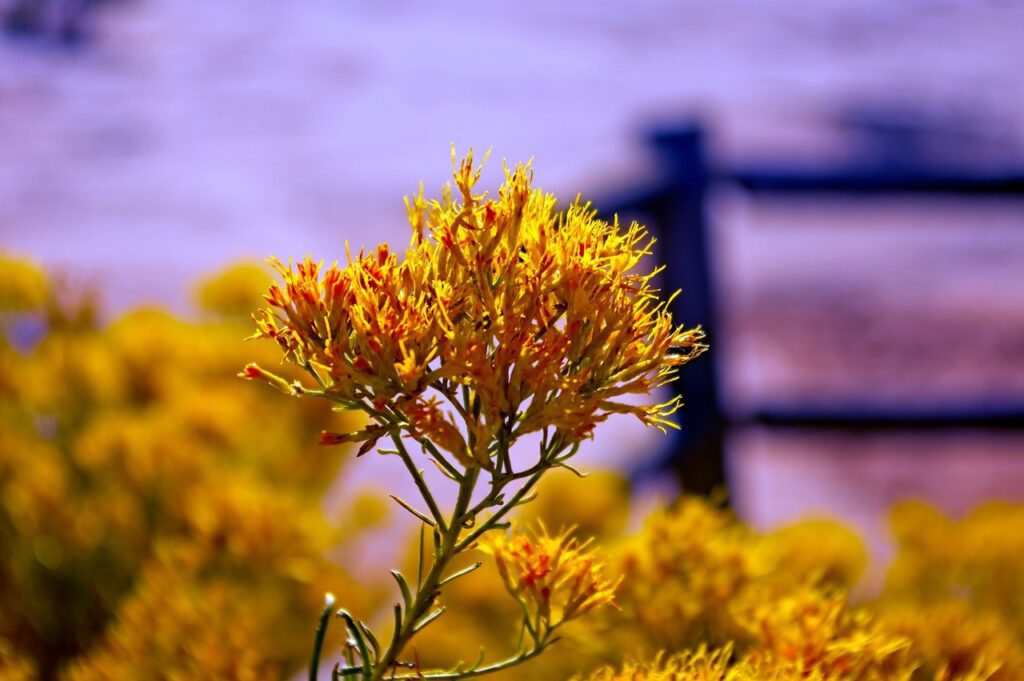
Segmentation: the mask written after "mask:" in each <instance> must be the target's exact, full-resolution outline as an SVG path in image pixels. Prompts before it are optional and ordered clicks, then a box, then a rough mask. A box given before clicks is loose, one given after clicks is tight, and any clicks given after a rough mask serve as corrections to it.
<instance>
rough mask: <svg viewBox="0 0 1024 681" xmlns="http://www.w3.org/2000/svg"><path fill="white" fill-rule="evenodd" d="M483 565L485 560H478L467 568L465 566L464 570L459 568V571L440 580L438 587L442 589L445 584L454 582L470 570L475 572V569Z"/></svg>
mask: <svg viewBox="0 0 1024 681" xmlns="http://www.w3.org/2000/svg"><path fill="white" fill-rule="evenodd" d="M481 565H483V562H479V561H478V562H476V563H473V564H472V565H470V566H469V567H467V568H463V569H462V570H459V571H458V572H456V573H454V574H452V575H449V576H448V577H445V578H444V579H442V580H441V581H440V582H438V583H437V588H438V589H440V588H441V587H442V586H444V585H445V584H450V583H451V582H454V581H455V580H456V579H458V578H459V577H465V576H466V575H468V574H469V573H470V572H473V571H474V570H476V569H477V568H478V567H480V566H481Z"/></svg>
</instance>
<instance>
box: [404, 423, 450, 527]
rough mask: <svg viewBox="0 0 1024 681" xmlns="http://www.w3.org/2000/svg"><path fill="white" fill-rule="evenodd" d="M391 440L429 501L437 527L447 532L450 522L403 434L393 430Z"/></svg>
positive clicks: (421, 493) (428, 505) (421, 492)
mask: <svg viewBox="0 0 1024 681" xmlns="http://www.w3.org/2000/svg"><path fill="white" fill-rule="evenodd" d="M391 440H392V442H394V443H395V449H397V450H398V456H400V457H401V459H402V461H403V462H404V463H405V467H406V468H407V469H409V474H410V475H411V476H412V480H413V482H415V483H416V488H417V489H418V490H419V491H420V495H421V496H422V497H423V501H425V502H426V503H427V508H429V509H430V515H432V516H433V517H434V521H435V522H436V523H437V527H438V528H439V529H440V530H441V532H442V533H444V532H446V531H447V530H448V524H447V523H446V522H445V519H444V514H442V513H441V509H440V508H439V507H438V505H437V501H435V500H434V495H433V494H431V492H430V488H429V487H427V483H426V481H425V480H424V479H423V476H422V475H421V474H420V471H419V469H417V468H416V464H415V462H413V460H412V457H411V456H410V455H409V451H408V450H407V449H406V448H405V443H403V442H402V436H401V435H399V434H398V433H397V432H395V431H391Z"/></svg>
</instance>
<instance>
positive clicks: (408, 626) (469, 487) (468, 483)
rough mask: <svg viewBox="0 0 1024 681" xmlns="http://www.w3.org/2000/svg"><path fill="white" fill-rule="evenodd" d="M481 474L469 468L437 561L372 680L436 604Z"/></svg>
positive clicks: (392, 662) (390, 664)
mask: <svg viewBox="0 0 1024 681" xmlns="http://www.w3.org/2000/svg"><path fill="white" fill-rule="evenodd" d="M479 476H480V470H479V469H472V470H469V471H467V472H466V475H465V477H464V478H463V479H462V482H461V483H459V496H458V499H456V501H455V508H454V509H453V511H452V517H451V522H449V523H448V524H447V525H446V527H445V529H444V530H443V531H442V533H441V545H440V546H439V547H438V549H437V551H436V553H435V555H434V562H433V564H432V565H431V566H430V571H429V572H427V574H426V575H425V576H424V577H423V583H422V584H421V585H420V587H419V588H418V589H417V590H416V596H415V598H414V599H413V603H412V605H411V606H410V607H409V608H408V609H407V610H406V612H405V613H404V616H403V617H402V623H401V627H400V628H399V630H398V632H397V633H396V634H395V635H394V636H392V638H391V643H390V644H389V645H388V648H387V650H385V651H384V654H383V655H382V656H381V659H380V663H379V664H378V665H377V666H376V668H375V669H374V670H373V676H372V677H371V681H382V679H383V678H384V675H385V674H386V673H387V672H388V670H389V669H391V668H392V667H393V666H394V665H395V662H396V661H397V660H398V657H399V655H401V653H402V649H403V648H404V647H405V645H406V643H408V642H409V639H411V638H412V636H413V634H414V633H415V632H414V629H415V627H416V625H417V624H418V623H419V621H420V620H421V619H423V616H424V615H426V613H427V610H428V609H429V608H430V607H431V605H433V603H434V598H435V597H436V595H437V589H438V584H439V583H440V582H441V579H442V576H443V575H444V572H445V569H446V568H447V567H448V565H449V564H450V563H451V561H452V558H454V557H455V555H456V554H457V553H458V552H459V551H460V549H459V546H460V544H459V541H458V539H459V530H460V529H461V528H462V523H463V521H464V518H465V514H466V509H467V508H469V502H470V500H471V499H472V497H473V490H474V488H475V487H476V482H477V479H478V478H479ZM414 678H415V677H414Z"/></svg>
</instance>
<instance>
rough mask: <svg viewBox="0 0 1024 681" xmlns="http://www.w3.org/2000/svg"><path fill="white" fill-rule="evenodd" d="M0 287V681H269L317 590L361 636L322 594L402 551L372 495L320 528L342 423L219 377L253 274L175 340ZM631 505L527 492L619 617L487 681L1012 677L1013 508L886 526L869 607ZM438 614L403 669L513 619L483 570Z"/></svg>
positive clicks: (466, 650)
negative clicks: (611, 588) (334, 440)
mask: <svg viewBox="0 0 1024 681" xmlns="http://www.w3.org/2000/svg"><path fill="white" fill-rule="evenodd" d="M0 272H2V276H0V315H2V335H0V594H2V595H3V596H2V599H0V679H33V678H40V679H46V680H48V679H58V678H59V679H71V680H74V681H84V680H86V679H287V678H293V677H295V675H296V674H298V673H300V672H301V670H302V668H303V666H304V664H305V663H306V660H307V656H308V652H309V647H310V643H311V633H312V629H313V625H314V622H315V620H316V617H317V614H318V612H319V610H320V607H321V603H322V598H323V593H324V592H326V591H331V592H334V593H336V594H339V595H340V596H341V601H342V602H343V605H344V606H345V607H346V608H347V609H349V610H351V611H353V612H355V613H356V614H357V615H358V616H360V617H362V618H364V619H366V620H367V621H370V622H373V623H375V624H381V625H382V628H383V629H384V630H387V622H388V615H389V606H390V603H391V599H392V598H394V597H395V594H393V593H391V589H390V586H388V585H384V584H382V583H380V582H376V581H373V578H370V579H366V578H363V577H361V576H359V577H356V576H353V575H352V574H351V573H350V572H347V571H346V568H349V569H351V568H352V567H353V564H354V563H355V562H357V561H356V560H355V559H356V558H358V557H360V556H363V557H365V555H364V554H363V553H361V552H363V551H364V549H365V545H366V544H371V545H372V544H374V543H376V544H381V543H384V544H392V545H398V546H399V549H398V550H397V552H396V554H395V555H396V562H397V564H398V565H399V567H401V568H403V569H404V570H406V571H407V573H408V574H413V573H414V571H415V565H416V556H417V553H418V544H419V538H418V534H417V533H415V532H408V531H407V526H405V527H404V528H403V526H399V527H398V528H397V529H395V528H394V527H389V523H390V522H391V520H390V518H391V516H390V514H389V513H388V512H387V507H386V506H384V504H383V499H382V498H381V497H380V495H375V494H373V493H372V492H363V493H359V494H355V495H351V497H350V498H349V500H348V502H347V503H346V504H343V508H342V511H341V515H340V516H336V515H334V514H332V513H328V512H326V511H325V508H326V507H327V503H326V502H325V501H324V498H325V495H326V494H327V492H328V491H329V489H330V488H332V486H334V485H336V484H337V483H338V481H339V480H341V479H343V478H345V477H346V476H348V475H349V472H348V471H349V469H348V468H347V466H348V464H349V463H350V454H349V452H347V451H346V450H344V448H318V447H316V446H315V445H314V444H313V441H314V436H315V433H316V432H318V431H319V430H320V429H323V428H327V429H331V430H345V429H350V428H352V427H354V425H355V424H351V423H348V424H346V423H339V419H347V418H352V417H351V416H348V415H341V414H335V413H332V412H331V411H330V410H329V409H328V408H327V407H326V406H325V405H324V404H322V403H321V402H319V401H313V400H310V401H305V400H288V399H282V398H281V396H280V395H278V394H276V393H275V392H274V391H272V390H269V389H267V388H265V387H259V386H252V385H249V384H245V383H243V382H242V381H240V380H238V379H237V378H236V373H237V372H238V370H239V368H240V367H241V366H242V365H243V364H244V363H245V362H246V361H249V360H253V359H255V360H257V361H262V362H264V363H265V364H266V365H268V366H270V365H274V358H275V356H276V355H277V351H276V349H274V348H273V347H267V346H265V345H263V344H261V343H258V342H253V343H242V342H241V341H242V338H244V337H245V336H246V335H247V334H248V333H249V324H248V321H247V319H246V317H247V314H248V311H249V310H251V309H253V308H254V307H255V306H256V304H257V303H258V297H259V292H260V291H261V290H262V289H263V287H264V285H265V284H266V282H267V279H268V274H267V272H265V271H264V270H263V269H262V268H261V267H259V266H254V265H238V266H235V267H232V268H229V269H228V270H225V271H224V272H221V273H220V274H217V275H215V276H213V277H211V278H209V279H208V280H206V282H205V283H203V284H202V285H201V286H199V287H198V288H197V289H196V292H195V298H196V300H197V311H196V315H195V318H196V319H197V320H199V321H185V320H183V319H179V318H176V317H174V316H171V315H169V314H167V313H165V312H162V311H160V310H156V309H149V310H138V311H135V312H131V313H129V314H126V315H124V316H123V317H120V318H118V319H115V320H113V321H111V322H109V323H101V322H100V321H99V320H98V319H97V315H96V313H95V309H96V306H95V301H94V300H93V298H92V297H91V296H90V295H89V294H87V293H81V292H80V291H75V290H74V288H73V287H72V286H71V285H70V284H69V283H68V282H63V283H61V282H60V281H59V280H57V279H54V278H52V277H49V276H47V275H46V274H45V273H44V272H43V271H41V270H40V269H39V268H38V267H36V266H35V265H33V264H32V263H29V262H25V261H22V260H19V259H16V258H11V257H6V256H4V257H3V258H0ZM282 370H283V371H286V369H284V368H282ZM650 507H651V503H650V500H647V499H641V498H638V497H636V496H634V495H633V494H631V489H630V485H629V484H628V482H627V481H626V480H624V479H623V478H621V477H620V476H619V475H618V474H616V473H613V472H609V471H596V472H594V473H593V474H592V475H590V476H589V477H588V478H587V479H585V480H580V479H579V478H577V477H576V476H575V475H573V474H571V473H569V472H568V471H558V472H556V473H555V474H552V475H551V476H550V477H549V478H547V479H546V480H545V481H544V482H543V483H542V486H541V489H540V491H539V496H538V499H537V500H536V501H535V502H534V503H532V504H531V505H528V506H526V507H524V509H523V510H522V512H521V513H520V516H519V517H518V518H517V522H518V523H519V524H521V525H530V524H536V523H539V522H543V523H545V524H546V525H547V526H548V527H551V528H558V527H562V526H573V527H575V530H574V531H575V532H576V533H578V535H579V536H580V537H581V538H587V537H595V538H596V541H597V544H598V545H599V546H600V547H601V550H602V552H603V553H605V554H606V555H607V556H608V557H609V564H610V567H611V571H612V572H613V574H616V575H618V576H621V577H622V580H623V581H622V585H621V588H620V592H619V597H618V604H619V610H616V611H612V612H610V613H608V614H605V615H602V616H600V617H596V618H593V619H591V620H589V621H586V620H585V621H581V622H577V623H574V624H573V625H572V627H571V628H569V629H568V630H567V631H566V635H565V637H564V640H562V641H561V642H559V643H558V644H557V645H556V646H554V647H553V648H552V650H551V651H549V652H548V653H546V654H545V655H544V656H542V657H540V658H539V659H537V660H534V661H532V662H530V663H528V666H526V667H524V668H522V669H518V670H514V671H511V672H507V673H506V674H505V675H504V676H503V677H500V678H505V679H513V678H523V677H524V675H527V676H531V677H533V678H538V679H566V678H570V677H573V676H574V675H578V674H583V675H586V674H589V673H591V672H592V671H594V670H597V669H599V668H601V667H606V668H605V669H604V671H597V672H595V676H594V677H593V678H595V679H615V678H630V679H634V678H650V679H654V678H725V677H724V676H721V677H719V676H711V675H706V676H695V675H693V674H691V672H692V667H693V665H694V664H695V663H694V659H697V660H698V661H700V663H701V664H705V663H708V664H710V663H715V664H717V663H719V662H722V663H723V664H725V663H728V664H733V662H730V660H733V661H735V665H742V668H743V669H746V670H748V671H749V670H755V671H752V672H749V673H751V674H755V673H756V674H767V673H769V672H770V673H773V674H777V678H804V676H799V677H798V676H796V675H794V674H795V673H794V672H793V669H797V668H799V669H801V670H803V671H801V672H800V674H804V673H805V672H808V670H811V671H813V672H814V674H817V675H818V676H813V675H812V676H811V677H808V678H822V679H833V678H835V679H875V678H878V679H883V678H912V679H915V680H923V679H929V680H930V679H942V680H946V681H952V680H953V679H960V680H963V681H967V680H968V679H971V680H975V681H977V680H981V679H990V680H992V681H1012V680H1014V679H1020V678H1024V579H1022V578H1021V577H1022V575H1024V506H1021V505H1014V504H1009V503H998V502H992V503H988V504H986V505H983V506H980V507H978V508H977V509H975V510H974V511H973V512H971V513H970V514H968V515H966V516H964V517H962V518H959V519H955V518H950V517H948V516H946V515H944V514H943V513H942V512H940V511H938V510H936V509H935V508H933V507H932V506H929V505H927V504H925V503H923V502H906V503H903V504H901V505H899V506H897V507H896V508H894V509H893V510H892V514H891V526H892V532H893V538H894V540H895V544H896V554H895V558H894V559H893V561H892V562H891V565H890V566H889V568H888V572H887V575H888V576H887V579H886V580H885V583H884V585H881V586H879V587H878V588H871V587H870V585H867V586H865V585H863V584H860V582H861V581H862V576H863V574H864V573H865V569H866V567H867V566H868V564H869V557H868V554H867V551H866V549H865V547H864V544H863V543H862V541H861V540H860V539H859V538H858V536H857V535H856V534H855V533H854V532H852V531H851V530H849V529H847V528H846V527H844V526H842V525H840V524H838V523H835V522H833V521H830V520H827V519H809V520H805V521H802V522H798V523H795V524H791V525H788V526H785V527H781V528H779V529H776V530H773V531H770V532H761V531H757V530H755V529H753V528H751V527H749V526H747V525H746V524H744V523H743V522H741V521H740V520H738V519H737V518H736V517H735V515H734V514H733V512H732V511H731V510H730V509H728V508H726V507H724V506H722V505H721V504H719V503H716V502H715V501H714V499H710V500H709V499H697V498H692V497H683V498H680V499H677V500H675V501H674V502H673V503H670V504H661V505H658V506H657V507H656V508H655V509H654V510H653V511H648V510H642V509H644V508H650ZM332 516H334V517H332ZM400 537H406V539H404V540H402V539H398V540H397V541H396V538H400ZM368 540H369V541H368ZM481 558H482V556H480V555H475V556H474V555H470V556H466V557H465V559H466V561H467V562H472V561H475V560H478V559H481ZM385 559H386V560H390V559H391V558H390V557H389V556H386V555H384V556H382V557H381V559H380V560H376V559H374V560H375V563H380V562H382V561H383V560H385ZM380 571H382V570H375V572H380ZM859 584H860V586H858V585H859ZM443 600H444V605H445V606H446V607H447V612H446V614H445V616H444V620H443V622H442V623H441V624H439V625H435V626H432V627H429V628H427V629H426V630H425V631H424V632H423V634H422V637H421V638H418V639H417V640H416V642H415V655H416V659H418V660H419V661H420V663H421V664H422V665H423V666H424V667H427V666H431V665H445V666H448V665H451V664H454V663H455V662H456V661H458V660H460V659H461V660H464V661H466V662H469V663H471V662H473V661H475V659H476V658H477V655H478V651H479V649H480V648H481V647H482V648H484V649H485V650H486V653H487V659H496V658H497V657H498V656H500V655H501V654H502V653H507V652H511V651H512V649H513V647H514V642H515V636H516V633H517V632H516V631H515V625H514V623H515V622H516V621H517V617H516V610H515V608H516V606H515V604H514V603H513V602H512V601H511V600H510V599H509V598H508V597H507V595H506V594H505V592H504V589H503V587H502V586H501V580H500V578H499V577H498V575H497V574H496V572H495V571H490V570H481V571H479V572H477V573H475V574H474V575H472V576H471V577H468V578H466V579H462V580H459V581H458V582H456V583H455V584H454V585H453V586H452V587H451V588H450V589H449V590H447V591H446V593H445V594H444V597H443ZM339 630H340V627H333V629H332V635H331V636H330V637H329V639H328V643H327V650H328V651H329V654H330V655H329V658H330V659H337V657H338V654H339V653H340V651H341V648H342V645H343V641H342V640H341V636H340V634H339V633H338V632H339ZM720 647H725V650H726V652H724V653H719V654H709V655H710V656H709V657H708V656H705V657H701V656H702V655H704V653H701V652H699V651H701V650H711V649H714V648H720ZM687 651H690V652H689V653H688V655H689V656H690V657H687V658H685V659H684V658H672V657H664V658H661V659H660V660H659V661H656V662H649V664H648V666H643V664H644V663H642V662H641V663H640V665H641V666H639V667H635V668H632V670H630V669H626V670H625V671H622V672H619V671H616V669H618V668H619V667H620V665H622V664H623V662H624V661H627V660H640V661H642V660H648V661H651V660H655V656H656V655H657V654H659V653H665V654H669V655H671V654H673V653H686V652H687ZM695 651H697V652H695ZM709 660H710V662H709ZM723 661H724V662H723ZM672 665H676V666H675V667H672ZM687 665H690V666H689V667H688V666H687ZM659 669H662V670H664V669H670V670H671V669H677V670H680V669H686V670H690V671H686V674H691V675H690V676H686V675H679V674H677V676H671V675H670V673H674V672H666V673H664V674H662V675H661V676H659V675H658V674H659V673H661V672H659V671H658V670H659ZM736 669H740V666H736ZM757 670H760V671H757ZM780 670H781V671H780ZM745 673H746V672H745ZM786 674H790V676H786ZM730 678H732V677H730ZM735 678H738V679H742V678H747V677H744V676H742V675H737V676H736V677H735ZM750 678H758V677H757V676H751V677H750ZM771 678H775V677H771Z"/></svg>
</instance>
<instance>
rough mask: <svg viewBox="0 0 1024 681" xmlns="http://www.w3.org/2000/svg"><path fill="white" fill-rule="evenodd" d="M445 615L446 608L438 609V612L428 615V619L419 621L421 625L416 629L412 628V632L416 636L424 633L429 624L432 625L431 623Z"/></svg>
mask: <svg viewBox="0 0 1024 681" xmlns="http://www.w3.org/2000/svg"><path fill="white" fill-rule="evenodd" d="M443 614H444V608H443V607H441V608H438V609H437V610H435V611H433V612H432V613H430V614H429V615H427V616H426V617H424V618H423V619H421V620H420V621H419V624H417V625H416V626H415V627H413V628H412V632H413V633H414V634H415V633H417V632H420V631H422V630H423V629H424V628H425V627H426V626H427V625H428V624H430V623H431V622H433V621H434V620H436V619H437V618H438V617H440V616H441V615H443Z"/></svg>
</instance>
